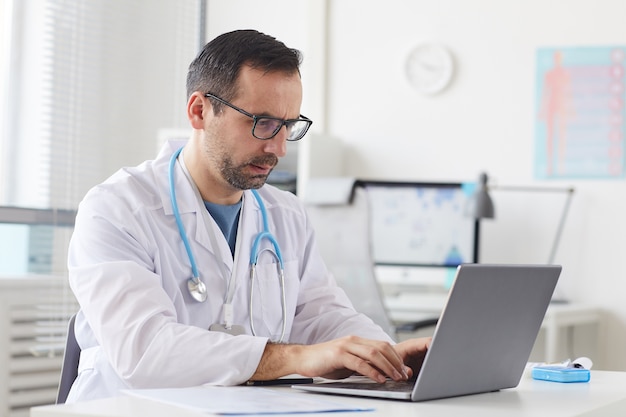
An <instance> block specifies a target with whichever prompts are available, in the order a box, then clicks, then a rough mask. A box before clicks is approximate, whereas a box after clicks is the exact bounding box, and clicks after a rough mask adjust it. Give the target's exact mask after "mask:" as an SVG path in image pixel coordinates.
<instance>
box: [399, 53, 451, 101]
mask: <svg viewBox="0 0 626 417" xmlns="http://www.w3.org/2000/svg"><path fill="white" fill-rule="evenodd" d="M405 71H406V76H407V78H408V80H409V82H410V83H411V85H412V86H413V87H415V89H416V90H417V91H419V92H421V93H424V94H436V93H439V92H441V91H442V90H444V89H445V88H446V87H447V86H448V85H449V84H450V82H451V81H452V76H453V75H454V59H453V58H452V54H451V53H450V51H449V50H448V49H447V48H446V47H444V46H443V45H441V44H438V43H422V44H419V45H417V46H416V47H415V48H413V49H412V50H411V51H410V52H409V55H408V56H407V59H406V67H405Z"/></svg>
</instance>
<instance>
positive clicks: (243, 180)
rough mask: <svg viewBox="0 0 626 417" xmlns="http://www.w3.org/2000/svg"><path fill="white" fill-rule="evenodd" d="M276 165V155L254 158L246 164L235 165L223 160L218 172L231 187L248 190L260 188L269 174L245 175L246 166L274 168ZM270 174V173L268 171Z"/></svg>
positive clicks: (228, 159)
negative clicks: (268, 166) (269, 166)
mask: <svg viewBox="0 0 626 417" xmlns="http://www.w3.org/2000/svg"><path fill="white" fill-rule="evenodd" d="M277 163H278V157H277V156H276V155H271V154H270V155H263V156H257V157H254V158H252V159H250V160H248V161H247V162H245V163H243V164H240V165H235V164H234V163H233V161H232V159H231V158H228V157H227V158H224V159H223V161H222V166H221V168H220V172H221V173H222V176H223V177H224V179H225V180H226V182H228V183H229V184H230V185H231V186H232V187H234V188H237V189H239V190H250V189H256V188H261V187H262V186H263V185H264V184H265V182H266V181H267V177H268V175H269V172H268V173H267V174H264V175H248V174H246V173H245V169H246V167H247V166H248V165H261V166H266V165H271V166H272V167H275V166H276V164H277ZM270 172H272V171H271V170H270Z"/></svg>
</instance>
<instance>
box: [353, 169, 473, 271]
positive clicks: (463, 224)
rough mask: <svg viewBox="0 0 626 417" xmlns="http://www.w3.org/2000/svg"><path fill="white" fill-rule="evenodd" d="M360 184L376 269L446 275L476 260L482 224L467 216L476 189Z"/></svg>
mask: <svg viewBox="0 0 626 417" xmlns="http://www.w3.org/2000/svg"><path fill="white" fill-rule="evenodd" d="M356 185H357V186H361V187H363V188H365V189H366V190H367V193H366V194H367V197H368V201H369V213H370V230H371V245H372V256H373V259H374V263H375V264H376V265H377V266H392V267H406V268H413V267H415V268H419V269H420V271H421V272H424V271H425V270H430V271H433V270H434V271H435V272H441V273H436V274H435V275H436V276H443V277H445V276H446V273H445V272H444V271H445V270H448V272H449V271H450V270H451V269H454V268H456V267H457V266H458V265H459V264H461V263H475V262H477V260H478V235H479V223H478V222H477V221H476V220H475V219H473V218H472V217H470V216H468V215H467V214H466V208H467V204H468V199H469V198H470V196H471V192H472V190H471V189H468V188H467V187H464V185H463V184H462V183H435V182H392V181H363V180H359V181H358V183H357V184H356ZM438 270H442V271H438ZM420 275H424V274H423V273H422V274H420ZM436 279H437V280H439V278H436Z"/></svg>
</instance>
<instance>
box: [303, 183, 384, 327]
mask: <svg viewBox="0 0 626 417" xmlns="http://www.w3.org/2000/svg"><path fill="white" fill-rule="evenodd" d="M309 185H310V184H309ZM353 192H354V194H353V195H352V201H351V202H347V201H346V202H345V203H344V204H339V203H337V202H333V203H332V204H320V203H318V202H314V203H311V202H308V201H306V200H305V203H306V205H307V212H308V214H309V218H310V220H311V223H312V224H313V227H314V229H315V235H316V238H317V243H318V247H319V250H320V252H321V255H322V258H323V259H324V261H325V263H326V266H327V267H328V269H329V270H330V272H331V273H332V274H333V276H334V277H335V280H336V281H337V284H339V286H340V287H342V288H343V289H344V291H345V292H346V294H347V295H348V298H350V301H351V302H352V304H353V306H354V308H355V309H356V310H357V311H358V312H360V313H363V314H365V315H367V316H368V317H369V318H371V319H372V320H373V321H374V322H375V323H376V324H378V325H379V326H380V327H382V328H383V330H384V331H385V332H386V333H387V334H389V335H390V336H391V337H393V338H395V337H396V335H395V333H396V332H395V329H394V326H393V324H392V323H391V320H390V319H389V316H388V314H387V310H386V308H385V305H384V304H383V297H382V293H381V290H380V288H379V285H378V281H377V280H376V277H375V275H374V263H373V260H372V256H371V248H370V233H369V219H368V213H369V212H368V204H367V198H366V196H365V190H364V189H363V188H361V187H357V188H355V189H354V190H353Z"/></svg>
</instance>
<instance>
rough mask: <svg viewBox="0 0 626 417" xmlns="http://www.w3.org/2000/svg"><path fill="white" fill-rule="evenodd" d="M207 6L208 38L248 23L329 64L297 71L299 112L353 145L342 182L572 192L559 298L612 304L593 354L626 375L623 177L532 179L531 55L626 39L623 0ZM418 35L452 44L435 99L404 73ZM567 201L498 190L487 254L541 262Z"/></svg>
mask: <svg viewBox="0 0 626 417" xmlns="http://www.w3.org/2000/svg"><path fill="white" fill-rule="evenodd" d="M209 4H210V6H209V15H210V24H209V32H210V35H212V36H214V35H216V34H218V33H221V32H222V31H224V30H230V29H234V28H243V27H253V28H257V29H259V30H262V31H265V32H267V33H270V34H273V35H275V36H277V37H278V38H279V39H281V40H283V41H285V43H287V44H288V45H289V46H294V47H297V48H300V49H302V50H303V52H304V56H305V65H308V66H311V65H313V66H315V65H318V64H315V63H311V60H314V61H315V62H316V63H317V62H318V61H319V60H321V61H326V62H327V66H326V67H325V68H323V69H322V71H323V72H324V73H325V75H326V77H325V78H324V77H322V78H321V79H320V78H319V74H310V72H309V73H306V72H304V74H303V76H304V83H305V102H304V105H303V112H305V111H307V113H306V114H307V115H310V117H312V118H313V119H314V120H315V121H317V120H318V119H320V120H321V121H322V123H321V131H319V130H318V132H321V133H324V134H326V135H329V136H331V137H336V138H339V140H340V141H341V142H342V144H343V145H344V146H345V147H346V148H347V151H346V152H345V156H344V158H345V160H344V163H345V165H344V174H346V175H350V176H356V177H361V178H376V179H416V180H434V181H438V180H454V181H471V180H474V179H475V178H477V176H478V174H479V172H481V171H487V172H488V173H489V174H490V176H491V177H492V179H493V180H494V182H496V183H499V184H501V185H530V184H536V185H540V186H541V185H545V186H569V185H572V186H574V187H575V188H576V193H575V196H574V200H573V204H572V207H571V210H570V214H569V217H568V220H567V223H566V227H565V230H564V233H563V239H562V241H561V245H560V247H559V250H558V252H557V256H556V262H557V263H561V264H562V265H563V267H564V271H563V275H562V279H561V283H560V285H559V294H560V296H563V297H567V298H568V299H570V300H573V301H581V302H583V301H584V302H589V303H594V304H598V305H601V306H603V307H605V308H606V311H607V317H606V322H605V325H604V327H603V328H602V329H601V331H600V333H599V337H600V338H601V340H600V352H599V357H598V358H594V359H595V361H596V364H597V365H598V366H599V367H601V368H605V369H619V370H626V354H625V353H624V352H626V303H624V302H623V298H624V294H626V266H625V265H624V263H623V262H622V256H623V253H624V250H625V249H626V220H625V218H624V214H623V213H625V212H626V192H625V191H626V181H625V180H624V179H616V180H606V181H599V180H594V181H592V180H576V181H574V180H572V181H560V182H559V181H539V182H538V181H535V180H534V179H533V158H534V149H533V144H534V136H533V135H534V120H535V111H536V110H535V104H534V100H535V97H534V94H535V53H536V49H537V48H538V47H543V46H548V47H550V46H584V45H591V46H593V45H597V46H610V45H624V44H626V30H624V24H623V17H624V16H626V3H625V2H623V1H621V0H596V1H591V0H578V1H570V0H552V1H549V2H547V1H543V0H524V1H522V0H517V1H499V0H474V1H471V2H469V1H464V0H438V1H436V2H435V1H426V0H419V1H410V0H405V1H403V0H387V1H385V2H378V1H373V0H328V1H316V0H310V1H308V2H297V3H294V2H290V1H288V0H282V1H281V0H272V1H266V2H263V3H261V4H260V5H259V3H258V2H255V1H252V0H247V1H246V0H237V1H229V2H224V1H216V0H213V1H210V2H209ZM270 10H271V13H269V11H270ZM320 16H322V17H321V18H320ZM324 16H326V19H324ZM212 36H209V38H211V37H212ZM423 40H433V41H437V42H442V43H443V44H445V45H447V46H448V47H449V49H450V50H451V51H452V52H453V54H454V57H455V61H456V64H457V73H456V76H455V79H454V82H453V84H452V85H451V86H450V88H449V89H447V90H446V91H445V92H444V93H442V94H440V95H437V96H423V95H420V94H419V93H417V92H416V91H415V90H413V89H412V88H411V87H410V85H409V83H408V81H407V80H406V79H405V77H404V73H403V66H404V59H405V57H406V55H407V53H408V51H409V50H410V49H411V48H412V47H413V46H414V45H416V44H417V43H418V42H420V41H423ZM326 42H327V46H328V48H327V49H326ZM311 48H313V50H312V52H311V53H309V51H311ZM320 51H322V52H320ZM314 68H315V69H318V70H319V67H318V66H317V67H314ZM311 75H314V76H315V77H316V79H315V81H314V82H313V85H312V86H311V85H307V83H308V82H309V81H307V80H308V79H307V77H310V76H311ZM310 95H313V97H312V98H311V96H310ZM307 100H309V101H307ZM316 118H317V119H316ZM313 126H314V127H315V126H316V124H314V125H313ZM317 126H318V128H320V124H317ZM563 198H564V197H563V196H560V195H558V194H557V195H554V196H552V197H549V196H537V195H530V194H529V195H526V196H523V197H522V196H521V195H517V196H515V195H506V194H504V193H501V194H497V193H495V192H494V199H495V200H496V204H497V210H498V213H499V220H498V219H496V220H494V221H491V222H484V223H483V237H482V244H481V254H482V256H481V260H482V261H483V262H545V261H546V260H547V257H548V253H549V250H550V245H551V241H552V238H553V236H554V233H555V230H556V223H557V221H558V217H559V215H560V210H561V207H562V204H563V202H564V200H563ZM531 199H532V200H531ZM535 218H541V219H543V220H531V219H535Z"/></svg>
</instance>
